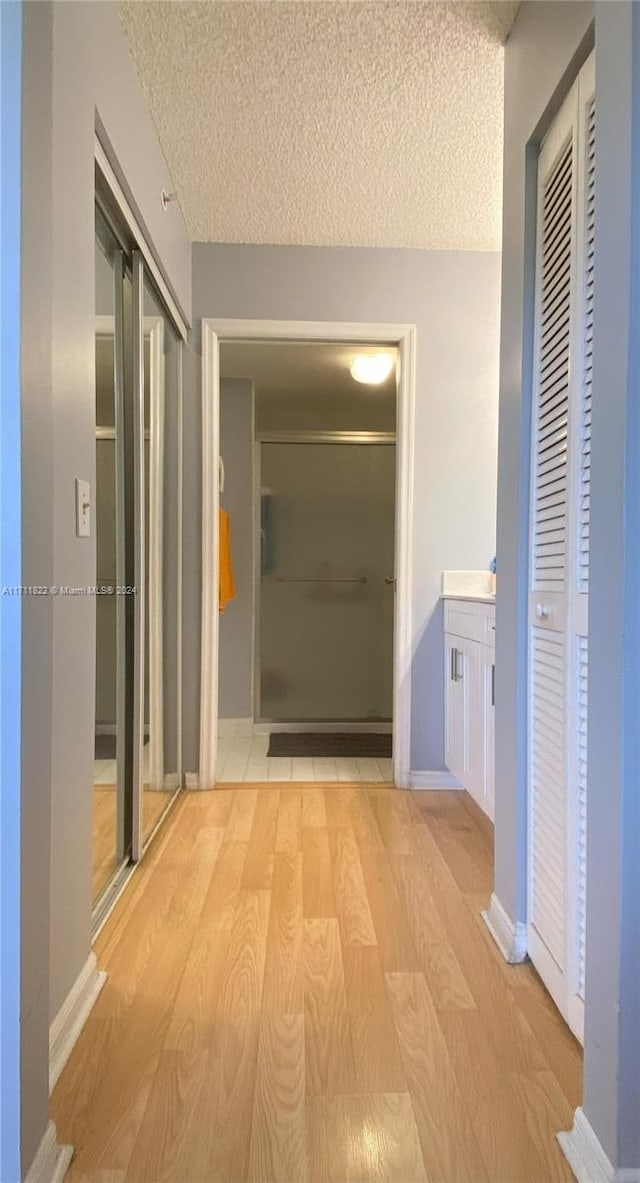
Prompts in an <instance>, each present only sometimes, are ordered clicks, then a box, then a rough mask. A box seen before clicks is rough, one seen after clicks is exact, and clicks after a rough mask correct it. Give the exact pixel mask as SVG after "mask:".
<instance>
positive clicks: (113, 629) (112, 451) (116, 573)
mask: <svg viewBox="0 0 640 1183" xmlns="http://www.w3.org/2000/svg"><path fill="white" fill-rule="evenodd" d="M95 267H96V330H95V363H96V479H95V530H96V586H97V592H98V594H97V595H96V709H95V751H94V788H93V900H94V902H95V901H96V900H98V899H99V898H100V896H101V895H102V893H103V892H104V890H105V889H106V887H107V886H108V885H109V883H110V882H111V880H112V879H113V877H114V875H115V874H116V873H117V871H118V869H119V868H120V867H121V866H122V865H123V864H124V863H125V862H126V860H127V859H128V858H129V855H130V853H131V788H132V786H131V778H130V777H129V778H127V730H126V709H127V705H126V683H127V677H126V663H127V653H126V621H125V614H126V601H125V597H124V596H122V595H119V594H118V593H117V589H118V588H122V587H123V585H124V584H125V583H126V520H125V485H126V473H125V467H126V464H125V428H124V423H125V405H126V403H127V402H128V401H129V402H130V398H131V382H130V366H127V359H129V361H130V358H131V279H130V277H129V276H128V275H127V274H126V272H125V257H124V253H123V251H122V250H121V249H120V246H119V244H118V242H117V240H116V239H115V237H114V235H113V234H112V232H111V230H110V228H109V227H108V225H107V223H106V221H105V219H104V218H103V217H102V215H101V213H100V211H99V210H97V211H96V256H95ZM127 375H129V384H128V389H127Z"/></svg>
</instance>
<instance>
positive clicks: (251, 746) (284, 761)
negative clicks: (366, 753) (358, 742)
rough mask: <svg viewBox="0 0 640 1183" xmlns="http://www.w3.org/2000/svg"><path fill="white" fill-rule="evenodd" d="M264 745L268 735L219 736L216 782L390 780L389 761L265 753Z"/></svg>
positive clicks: (266, 742)
mask: <svg viewBox="0 0 640 1183" xmlns="http://www.w3.org/2000/svg"><path fill="white" fill-rule="evenodd" d="M268 746H269V736H268V735H254V736H253V737H252V738H244V737H238V736H235V737H233V738H226V737H225V738H220V739H219V740H218V764H217V769H216V780H217V782H218V784H243V783H253V782H264V781H279V782H281V783H282V782H285V781H293V782H296V783H300V782H304V781H309V782H314V781H315V782H319V783H322V784H327V783H331V782H333V781H335V782H340V781H348V782H350V783H351V784H358V783H360V784H390V783H392V782H393V765H392V761H391V760H373V759H366V760H365V759H344V758H340V759H338V758H336V759H335V760H334V759H330V758H328V757H326V756H323V757H315V756H314V757H307V758H289V757H284V756H267V748H268Z"/></svg>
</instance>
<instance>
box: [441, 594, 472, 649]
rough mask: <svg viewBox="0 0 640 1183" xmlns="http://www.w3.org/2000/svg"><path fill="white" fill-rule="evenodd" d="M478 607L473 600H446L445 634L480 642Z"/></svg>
mask: <svg viewBox="0 0 640 1183" xmlns="http://www.w3.org/2000/svg"><path fill="white" fill-rule="evenodd" d="M478 607H479V605H478V604H475V603H474V602H473V600H460V601H458V600H445V604H444V631H445V633H453V635H454V636H456V637H468V638H469V640H470V641H477V640H479V636H478V620H477V615H478V613H477V609H478Z"/></svg>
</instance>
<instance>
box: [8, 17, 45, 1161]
mask: <svg viewBox="0 0 640 1183" xmlns="http://www.w3.org/2000/svg"><path fill="white" fill-rule="evenodd" d="M22 15H23V9H22V4H21V3H14V4H3V5H1V6H0V103H1V106H2V136H1V137H0V201H1V204H2V218H1V219H0V259H1V260H2V269H1V274H0V283H1V284H2V288H1V295H0V299H1V300H2V317H1V318H0V389H1V390H2V412H1V414H0V515H1V516H0V521H1V531H2V538H1V544H0V586H1V587H3V588H4V587H19V586H20V585H21V583H22V515H21V504H20V501H21V491H20V476H21V472H20V466H21V455H20V451H21V423H20V399H21V381H20V379H21V375H20V368H21V358H20V346H21V312H22V310H21V306H20V282H21V281H20V271H21V257H20V251H21V241H20V228H21V221H22V211H21V202H22V158H21V143H20V138H21V137H20V133H21V107H22ZM21 624H22V604H21V601H20V597H19V596H3V597H2V600H1V602H0V685H1V686H2V690H3V692H2V693H1V694H0V801H1V802H2V809H1V811H0V868H1V871H0V965H1V966H2V989H1V990H0V1098H1V1102H0V1179H6V1180H7V1183H14V1181H15V1180H17V1179H19V1177H20V1109H21V1104H20V1100H21V1099H20V1043H21V1036H22V1037H23V1038H24V1036H25V1035H26V1034H27V1033H28V1028H29V1024H28V1022H27V1023H25V1024H23V1026H22V1031H21V1024H20V1012H21V1009H22V1008H21V999H20V990H21V986H22V982H21V979H20V946H21V932H20V921H21V917H20V908H19V901H20V898H21V882H20V871H21V858H22V852H21V850H20V820H21V819H20V812H21V800H20V797H21V790H22V776H21V761H22V750H21V748H22V731H21V723H22V720H21V703H20V695H21V686H22V634H21ZM7 686H8V687H10V688H11V692H10V693H9V694H6V693H4V688H5V687H7ZM45 882H46V879H45ZM46 937H47V926H46V924H45V925H44V926H43V928H42V930H41V933H40V940H41V941H43V943H44V947H45V949H46ZM43 938H44V940H43ZM25 1028H26V1030H25Z"/></svg>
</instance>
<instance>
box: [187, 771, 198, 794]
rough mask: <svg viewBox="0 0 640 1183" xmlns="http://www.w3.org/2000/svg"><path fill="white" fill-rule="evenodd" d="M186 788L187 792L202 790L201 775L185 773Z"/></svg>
mask: <svg viewBox="0 0 640 1183" xmlns="http://www.w3.org/2000/svg"><path fill="white" fill-rule="evenodd" d="M184 787H185V789H187V790H190V791H193V790H194V789H199V788H200V774H199V773H197V772H185V774H184Z"/></svg>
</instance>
